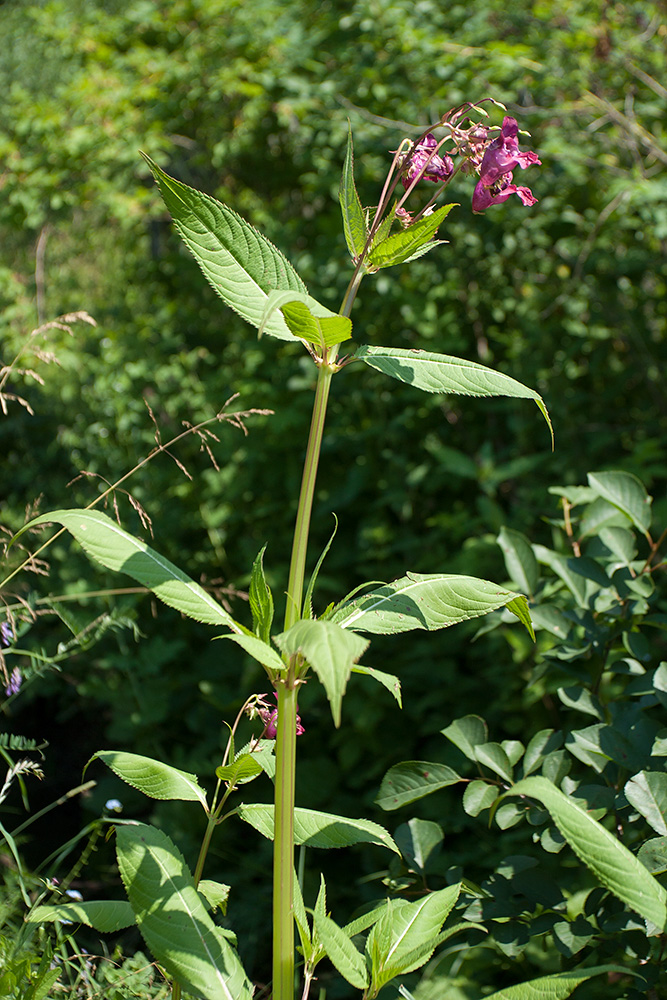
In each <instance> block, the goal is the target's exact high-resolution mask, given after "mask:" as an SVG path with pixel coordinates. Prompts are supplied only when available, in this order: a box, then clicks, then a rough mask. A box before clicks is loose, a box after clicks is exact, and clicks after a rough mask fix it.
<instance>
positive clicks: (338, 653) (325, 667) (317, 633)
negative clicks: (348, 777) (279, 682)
mask: <svg viewBox="0 0 667 1000" xmlns="http://www.w3.org/2000/svg"><path fill="white" fill-rule="evenodd" d="M274 642H275V643H276V645H277V646H278V648H279V649H280V650H281V652H282V653H283V654H284V655H285V656H293V655H294V654H296V653H299V654H301V656H303V657H304V659H305V660H306V662H307V663H308V664H309V666H311V667H312V669H313V670H314V671H315V673H316V674H317V676H318V677H319V679H320V681H321V682H322V684H323V686H324V689H325V691H326V693H327V698H328V699H329V704H330V705H331V714H332V716H333V720H334V723H335V725H336V726H339V725H340V713H341V703H342V700H343V695H344V693H345V688H346V687H347V682H348V678H349V676H350V673H351V671H352V666H353V665H354V663H356V661H357V660H358V659H359V658H360V657H361V656H362V655H363V654H364V652H365V651H366V649H367V648H368V640H367V639H362V638H361V637H360V636H358V635H355V634H354V633H353V632H346V631H345V630H344V629H343V628H342V627H341V626H340V625H335V624H334V623H333V622H331V621H322V620H321V619H319V620H313V619H303V620H302V621H299V622H297V623H296V624H295V625H293V626H292V628H290V629H289V630H288V631H287V632H283V633H281V634H280V635H277V636H274Z"/></svg>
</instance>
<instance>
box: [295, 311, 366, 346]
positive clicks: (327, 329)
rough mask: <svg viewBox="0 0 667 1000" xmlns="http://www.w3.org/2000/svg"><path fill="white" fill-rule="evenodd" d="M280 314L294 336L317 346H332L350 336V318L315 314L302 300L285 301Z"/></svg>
mask: <svg viewBox="0 0 667 1000" xmlns="http://www.w3.org/2000/svg"><path fill="white" fill-rule="evenodd" d="M282 314H283V316H284V317H285V322H286V323H287V325H288V327H289V328H290V330H291V332H292V333H293V334H294V336H295V337H298V338H299V339H300V340H307V341H308V343H309V344H315V345H316V346H317V347H322V348H324V347H333V346H334V345H335V344H340V343H342V342H343V341H344V340H349V339H350V337H351V336H352V320H351V319H349V318H348V317H347V316H338V315H335V314H334V315H333V316H322V317H320V316H315V315H314V314H313V313H312V312H311V311H310V309H309V308H308V306H307V305H306V304H305V303H304V302H299V301H293V302H288V303H286V304H285V305H284V306H283V307H282Z"/></svg>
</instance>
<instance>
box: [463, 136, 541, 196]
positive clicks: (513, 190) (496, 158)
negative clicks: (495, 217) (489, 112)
mask: <svg viewBox="0 0 667 1000" xmlns="http://www.w3.org/2000/svg"><path fill="white" fill-rule="evenodd" d="M518 134H519V125H518V123H517V121H516V119H515V118H510V117H509V116H507V117H505V118H504V119H503V124H502V128H501V130H500V135H499V136H498V137H497V138H496V139H494V140H493V141H492V142H491V143H490V144H489V145H488V147H487V149H486V151H485V153H484V156H483V158H482V162H481V165H480V168H479V181H478V182H477V185H476V187H475V190H474V192H473V196H472V210H473V212H483V211H484V210H485V209H486V208H488V207H489V206H490V205H498V204H499V203H500V202H503V201H506V200H507V199H508V198H509V196H510V195H512V194H516V195H518V197H519V198H520V199H521V201H522V202H523V204H524V205H534V204H535V203H536V201H537V198H536V197H535V196H534V194H533V192H532V191H531V190H530V188H527V187H521V186H519V185H516V184H513V183H512V181H513V174H512V171H513V170H514V168H515V167H521V169H522V170H525V169H526V167H530V166H531V165H532V164H537V165H539V164H540V163H541V161H540V159H539V157H538V156H537V153H533V152H532V151H531V150H526V151H524V152H522V151H521V150H520V149H519V143H518V140H517V136H518Z"/></svg>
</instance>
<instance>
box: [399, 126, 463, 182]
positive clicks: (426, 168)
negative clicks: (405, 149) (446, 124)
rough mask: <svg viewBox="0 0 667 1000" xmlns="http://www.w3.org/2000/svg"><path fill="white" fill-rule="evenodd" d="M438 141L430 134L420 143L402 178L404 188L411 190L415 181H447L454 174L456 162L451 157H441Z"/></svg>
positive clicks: (412, 154)
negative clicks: (438, 150)
mask: <svg viewBox="0 0 667 1000" xmlns="http://www.w3.org/2000/svg"><path fill="white" fill-rule="evenodd" d="M437 149H438V140H437V139H436V138H435V136H434V135H431V133H430V132H429V133H428V134H427V135H425V136H424V138H423V139H422V140H421V142H418V143H417V145H416V146H415V147H414V149H413V150H412V151H411V153H410V156H409V162H408V166H407V169H406V170H405V173H404V174H403V176H402V177H401V180H402V181H403V187H404V188H406V190H407V188H409V187H410V185H411V184H412V183H413V181H415V180H417V179H423V180H425V181H434V183H436V184H437V183H438V182H439V181H446V180H447V178H448V177H451V175H452V174H453V173H454V161H453V160H452V158H451V156H439V155H438V152H437Z"/></svg>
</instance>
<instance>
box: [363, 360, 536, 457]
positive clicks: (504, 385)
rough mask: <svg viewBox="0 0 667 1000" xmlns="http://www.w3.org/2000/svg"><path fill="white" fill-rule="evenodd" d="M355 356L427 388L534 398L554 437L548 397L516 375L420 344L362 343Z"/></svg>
mask: <svg viewBox="0 0 667 1000" xmlns="http://www.w3.org/2000/svg"><path fill="white" fill-rule="evenodd" d="M354 358H355V360H357V359H358V360H359V361H363V362H364V363H365V364H367V365H369V366H370V367H371V368H375V369H377V371H380V372H382V373H383V374H384V375H389V376H390V377H391V378H395V379H397V380H398V381H399V382H405V383H407V384H408V385H414V386H415V388H417V389H422V390H423V391H424V392H437V393H453V394H456V395H463V396H511V397H514V398H516V399H532V400H534V401H535V403H536V404H537V405H538V407H539V408H540V411H541V413H542V415H543V416H544V419H545V420H546V422H547V425H548V427H549V431H550V433H551V436H552V439H553V428H552V426H551V420H550V418H549V414H548V413H547V410H546V407H545V405H544V401H543V399H542V397H541V396H540V394H539V393H537V392H535V391H534V389H529V388H528V387H527V386H525V385H522V384H521V382H517V381H516V379H513V378H510V376H509V375H504V374H503V373H502V372H494V371H493V370H492V369H491V368H485V367H484V365H479V364H477V363H476V362H474V361H466V360H465V359H464V358H455V357H451V356H450V355H448V354H432V353H430V352H428V351H421V350H418V349H417V348H415V349H411V350H405V349H403V348H398V347H370V346H369V345H367V344H362V345H361V347H359V348H357V350H356V351H355V353H354Z"/></svg>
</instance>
